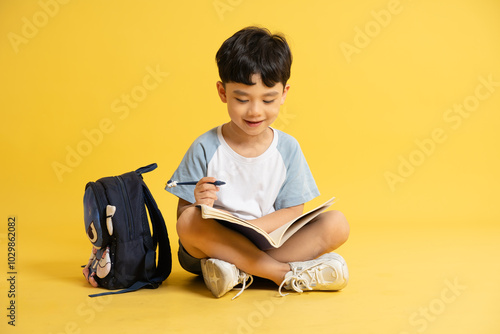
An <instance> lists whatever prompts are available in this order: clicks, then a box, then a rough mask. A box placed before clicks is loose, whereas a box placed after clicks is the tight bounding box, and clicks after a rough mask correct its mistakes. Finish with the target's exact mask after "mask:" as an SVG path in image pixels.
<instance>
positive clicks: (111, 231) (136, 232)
mask: <svg viewBox="0 0 500 334" xmlns="http://www.w3.org/2000/svg"><path fill="white" fill-rule="evenodd" d="M156 167H157V165H156V164H151V165H148V166H145V167H142V168H139V169H137V170H136V171H132V172H129V173H125V174H122V175H119V176H111V177H103V178H101V179H99V180H97V181H95V182H88V183H87V185H86V186H85V194H84V197H83V206H84V221H85V232H86V234H87V236H88V238H89V240H90V242H91V243H92V245H93V247H92V254H91V257H90V259H89V261H88V264H87V265H86V266H85V268H84V269H83V272H84V276H85V277H86V278H87V280H89V279H90V280H89V282H90V281H92V283H91V284H92V285H94V286H96V285H97V286H98V287H101V288H106V289H109V290H116V289H122V290H119V291H110V292H103V293H97V294H92V295H89V296H90V297H97V296H102V295H108V294H117V293H124V292H131V291H136V290H138V289H141V288H150V289H156V288H157V287H158V286H160V285H161V283H162V282H163V281H164V280H165V279H166V278H167V277H168V276H169V275H170V272H171V271H172V253H171V249H170V243H169V238H168V233H167V228H166V226H165V221H164V220H163V216H162V214H161V212H160V210H159V209H158V206H157V205H156V202H155V200H154V198H153V196H152V195H151V192H150V191H149V189H148V187H147V186H146V184H145V183H144V180H143V178H142V174H144V173H147V172H150V171H152V170H154V169H155V168H156ZM148 214H149V218H150V219H151V227H152V230H153V233H151V229H150V224H149V219H148ZM157 246H158V261H156V249H157Z"/></svg>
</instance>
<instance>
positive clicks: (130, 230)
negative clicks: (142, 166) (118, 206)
mask: <svg viewBox="0 0 500 334" xmlns="http://www.w3.org/2000/svg"><path fill="white" fill-rule="evenodd" d="M115 177H116V178H117V179H118V183H119V184H120V189H121V193H122V198H123V203H124V204H125V206H126V207H127V208H126V210H125V218H126V219H127V223H128V237H129V240H132V235H133V224H132V211H131V208H130V198H129V197H128V196H127V195H126V194H127V189H126V188H125V182H123V179H122V178H121V176H115Z"/></svg>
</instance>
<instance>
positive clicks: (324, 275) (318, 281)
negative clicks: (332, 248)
mask: <svg viewBox="0 0 500 334" xmlns="http://www.w3.org/2000/svg"><path fill="white" fill-rule="evenodd" d="M289 264H290V268H291V269H292V270H291V271H289V272H288V273H287V274H286V275H285V279H284V280H283V282H282V283H281V285H280V287H279V293H280V295H281V296H285V295H284V294H282V293H281V289H282V288H285V289H287V290H295V291H296V292H299V293H302V292H303V290H305V289H307V290H328V291H337V290H341V289H343V288H344V287H345V286H346V285H347V281H348V280H349V272H348V271H347V264H346V263H345V260H344V258H343V257H342V256H340V255H339V254H336V253H327V254H324V255H322V256H320V257H319V258H317V259H314V260H310V261H304V262H290V263H289Z"/></svg>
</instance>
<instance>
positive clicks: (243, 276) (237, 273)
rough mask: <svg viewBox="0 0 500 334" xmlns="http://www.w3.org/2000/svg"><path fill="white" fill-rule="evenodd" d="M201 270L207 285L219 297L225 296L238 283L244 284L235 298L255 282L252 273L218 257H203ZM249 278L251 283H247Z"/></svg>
mask: <svg viewBox="0 0 500 334" xmlns="http://www.w3.org/2000/svg"><path fill="white" fill-rule="evenodd" d="M201 271H202V273H203V279H204V280H205V285H206V286H207V288H208V289H209V290H210V291H211V292H212V294H213V295H214V296H215V297H217V298H219V297H222V296H224V295H225V294H226V293H227V292H228V291H230V290H232V289H233V288H234V287H235V286H236V285H238V284H240V283H241V284H243V287H242V288H241V290H240V292H238V294H237V295H236V296H234V297H233V298H232V299H234V298H236V297H238V296H239V295H240V294H241V293H242V292H243V290H245V289H246V288H248V287H249V286H250V284H252V282H253V277H252V275H249V274H247V273H245V272H244V271H241V270H239V269H238V268H236V266H235V265H234V264H231V263H228V262H225V261H222V260H218V259H202V260H201ZM248 279H250V283H249V284H248V285H247V284H246V282H247V280H248Z"/></svg>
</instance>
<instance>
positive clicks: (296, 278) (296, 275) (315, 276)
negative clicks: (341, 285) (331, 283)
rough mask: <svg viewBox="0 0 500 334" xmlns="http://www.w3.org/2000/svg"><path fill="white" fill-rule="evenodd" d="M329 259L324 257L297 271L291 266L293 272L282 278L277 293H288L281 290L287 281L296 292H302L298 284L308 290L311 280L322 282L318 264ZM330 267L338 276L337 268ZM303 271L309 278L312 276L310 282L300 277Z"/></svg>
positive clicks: (283, 295)
mask: <svg viewBox="0 0 500 334" xmlns="http://www.w3.org/2000/svg"><path fill="white" fill-rule="evenodd" d="M329 260H330V259H325V260H323V261H321V262H317V263H314V264H312V265H310V266H309V267H305V268H304V269H302V270H300V271H299V272H297V268H293V270H292V272H293V274H292V275H291V276H290V277H288V278H285V279H284V280H283V282H281V285H280V287H279V289H278V292H279V294H280V295H281V296H282V297H285V296H287V295H289V294H288V293H287V294H283V293H282V292H281V290H282V288H283V286H285V284H287V283H290V286H291V287H292V289H293V290H294V291H296V292H298V293H302V292H304V291H303V290H302V289H301V288H300V285H302V286H304V288H306V289H308V290H312V288H311V283H312V282H314V281H316V282H317V283H323V281H324V280H323V279H322V276H321V275H320V272H319V270H320V269H319V266H320V265H322V264H324V263H326V262H328V261H329ZM311 269H312V270H311ZM332 269H333V271H334V272H335V276H336V277H338V276H339V274H338V272H337V269H336V268H335V267H332ZM305 272H307V273H308V274H309V275H310V276H311V278H312V280H311V282H309V281H308V280H307V279H305V278H304V277H302V274H303V273H305Z"/></svg>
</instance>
